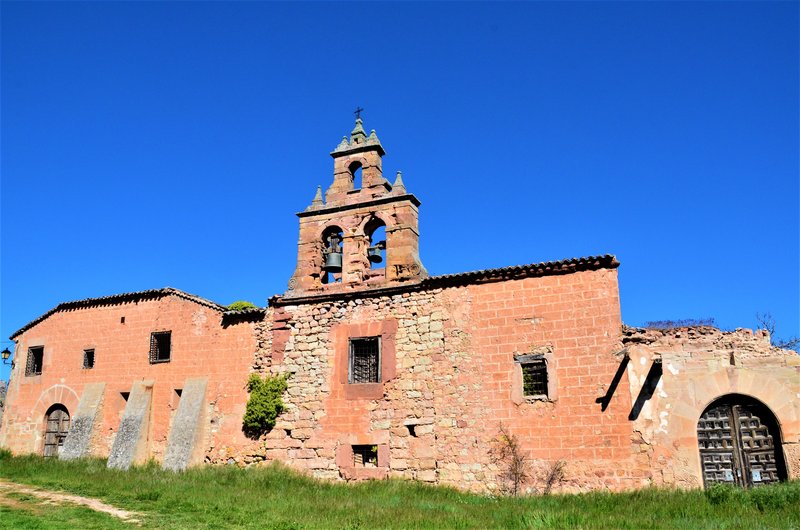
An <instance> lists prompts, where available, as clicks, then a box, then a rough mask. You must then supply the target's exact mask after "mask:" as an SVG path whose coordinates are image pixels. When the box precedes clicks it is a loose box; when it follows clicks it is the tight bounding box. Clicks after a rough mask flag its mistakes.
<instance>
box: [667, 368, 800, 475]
mask: <svg viewBox="0 0 800 530" xmlns="http://www.w3.org/2000/svg"><path fill="white" fill-rule="evenodd" d="M765 381H769V384H765ZM686 391H687V392H686V393H685V394H684V395H683V397H682V398H681V399H679V400H672V401H671V405H672V407H671V408H670V409H669V411H668V412H669V413H668V423H669V427H668V434H666V433H665V435H664V436H665V437H663V438H661V441H660V442H659V443H661V444H662V445H663V444H666V445H672V446H674V447H675V452H674V456H675V457H676V458H677V460H678V461H680V462H682V463H683V465H684V466H686V467H685V469H687V471H689V470H691V471H690V473H691V475H692V477H691V479H690V480H689V482H688V483H687V484H691V485H693V486H695V487H702V485H703V474H702V471H701V462H700V453H699V451H698V450H697V447H698V437H697V422H698V419H699V418H700V416H701V415H702V414H703V412H704V411H705V410H706V408H708V406H709V405H710V404H711V403H712V402H714V401H715V400H717V399H719V398H720V397H722V396H725V395H729V394H737V395H742V396H745V397H749V398H752V399H755V400H757V401H759V402H761V403H763V404H764V406H766V407H767V408H768V409H769V410H770V411H771V412H772V414H773V415H774V416H775V420H776V422H777V424H778V426H779V427H780V431H781V438H782V440H781V442H782V444H783V446H784V456H785V457H789V455H787V454H785V451H786V450H787V449H786V448H787V446H786V444H790V443H797V442H800V402H799V401H800V400H797V399H796V398H795V397H794V396H795V394H794V393H793V392H792V391H791V389H790V388H788V387H786V386H785V385H783V384H782V383H781V382H780V381H779V380H776V379H775V378H774V377H771V376H770V373H769V371H767V370H753V369H747V370H745V369H740V368H732V369H727V370H724V371H720V372H716V373H713V374H709V375H706V376H703V377H695V378H693V379H692V380H691V381H690V382H689V383H688V388H686ZM662 410H663V409H662ZM666 445H665V446H666ZM798 467H800V466H797V465H796V463H795V461H794V460H793V459H792V458H786V468H787V469H786V471H787V473H788V475H789V477H790V478H796V477H797V475H798V474H800V469H799V468H798ZM687 478H688V477H687Z"/></svg>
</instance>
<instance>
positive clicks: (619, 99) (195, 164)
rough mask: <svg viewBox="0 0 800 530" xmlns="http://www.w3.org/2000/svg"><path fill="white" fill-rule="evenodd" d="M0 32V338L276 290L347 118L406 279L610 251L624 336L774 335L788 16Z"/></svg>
mask: <svg viewBox="0 0 800 530" xmlns="http://www.w3.org/2000/svg"><path fill="white" fill-rule="evenodd" d="M1 9H2V66H1V68H2V70H1V72H0V73H1V74H2V85H1V88H2V94H0V103H1V104H2V116H1V117H0V133H1V134H2V145H1V147H2V160H1V165H0V169H1V170H2V186H1V188H0V192H1V193H2V195H1V196H0V207H1V210H2V211H1V212H0V222H1V223H2V226H1V227H0V229H1V230H2V232H1V233H0V235H1V236H2V247H1V248H0V252H1V254H0V260H1V261H0V273H1V276H0V289H1V291H0V304H2V306H1V307H0V337H1V338H2V340H4V341H6V340H7V338H8V336H9V335H10V334H11V333H12V332H14V331H15V330H16V329H18V328H19V327H21V326H22V325H24V324H25V323H27V322H28V321H30V320H32V319H34V318H36V317H37V316H39V315H40V314H42V313H44V312H45V311H47V310H49V309H50V308H52V307H54V306H55V305H57V304H58V303H59V302H61V301H66V300H73V299H80V298H86V297H94V296H104V295H108V294H113V293H119V292H126V291H135V290H141V289H149V288H157V287H163V286H167V285H169V286H173V287H177V288H180V289H183V290H186V291H189V292H192V293H195V294H198V295H201V296H204V297H207V298H210V299H212V300H215V301H217V302H220V303H223V304H228V303H230V302H233V301H234V300H238V299H246V300H251V301H253V302H256V303H258V304H259V305H263V304H265V303H266V299H267V298H268V297H269V296H271V295H273V294H276V293H280V292H283V290H284V289H285V286H286V282H287V281H288V279H289V277H290V276H291V274H292V271H293V269H294V262H295V259H296V242H297V219H296V217H295V216H294V213H295V212H298V211H300V210H302V209H303V208H305V206H307V205H308V204H309V203H310V201H311V199H312V197H313V195H314V191H315V189H316V186H317V185H318V184H321V185H323V186H327V185H328V184H329V183H330V181H331V179H332V168H333V162H332V159H331V158H330V156H329V155H328V153H329V152H330V151H331V150H333V148H334V147H335V146H336V144H337V143H338V141H339V140H340V139H341V137H342V135H344V134H347V133H348V132H349V131H350V129H351V128H352V125H353V116H352V110H353V109H354V108H355V107H356V106H361V107H364V109H365V111H364V113H363V117H364V125H365V127H366V128H367V130H369V129H372V128H374V129H376V130H377V133H378V135H379V137H380V138H381V141H382V142H383V145H384V146H385V148H386V151H387V155H386V157H384V173H385V174H386V175H387V176H389V177H390V178H391V177H392V176H393V175H394V173H395V172H396V171H397V170H398V169H401V170H402V171H403V178H404V181H405V183H406V187H407V188H408V190H409V191H410V192H412V193H414V194H416V195H417V196H418V197H419V198H420V200H421V201H422V207H421V218H420V223H421V233H422V235H421V256H422V260H423V263H424V264H425V265H426V267H427V268H428V270H429V272H431V273H432V274H444V273H452V272H459V271H466V270H474V269H481V268H489V267H502V266H507V265H515V264H522V263H531V262H538V261H546V260H557V259H563V258H570V257H576V256H587V255H593V254H601V253H611V254H616V255H617V257H618V258H619V260H620V261H621V263H622V266H621V268H620V269H619V274H620V291H621V302H622V315H623V320H624V321H625V322H626V323H628V324H631V325H638V324H642V323H644V322H646V321H649V320H659V319H681V318H705V317H713V318H715V319H716V321H717V323H718V324H719V325H720V326H722V327H726V328H733V327H753V326H755V324H756V321H755V314H756V313H757V312H765V311H769V312H771V313H772V314H773V315H774V317H775V319H776V321H777V322H778V334H779V335H783V336H785V337H788V336H791V335H795V334H800V313H799V311H800V309H799V308H798V305H800V304H799V302H798V298H799V295H798V292H799V291H800V283H799V281H798V275H799V273H798V269H799V268H800V257H799V252H798V246H799V245H800V234H799V229H798V226H799V225H800V219H799V218H798V216H799V213H798V212H799V210H800V208H799V207H798V202H799V195H800V192H799V190H798V142H799V138H798V114H799V108H798V84H799V83H798V63H799V62H800V61H798V3H796V2H784V3H770V2H754V3H747V2H703V3H690V2H678V3H655V2H627V3H605V2H596V3H502V4H483V3H464V4H461V3H436V4H433V3H430V4H429V3H397V4H393V3H379V4H377V3H376V4H359V3H343V4H339V3H317V4H314V3H292V4H278V3H189V2H180V3H166V4H162V3H151V2H141V3H117V2H108V3H14V2H3V3H2V8H1ZM2 345H3V346H10V345H11V344H10V343H9V342H7V341H6V342H3V343H2ZM0 377H7V369H5V368H4V369H3V370H2V371H0Z"/></svg>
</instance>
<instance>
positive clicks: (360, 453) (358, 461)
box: [353, 445, 378, 467]
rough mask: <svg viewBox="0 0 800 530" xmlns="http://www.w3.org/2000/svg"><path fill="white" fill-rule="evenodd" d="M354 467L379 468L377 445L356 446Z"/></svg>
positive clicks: (354, 447)
mask: <svg viewBox="0 0 800 530" xmlns="http://www.w3.org/2000/svg"><path fill="white" fill-rule="evenodd" d="M353 466H354V467H378V446H377V445H354V446H353Z"/></svg>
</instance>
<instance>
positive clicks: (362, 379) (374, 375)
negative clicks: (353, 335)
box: [347, 337, 381, 384]
mask: <svg viewBox="0 0 800 530" xmlns="http://www.w3.org/2000/svg"><path fill="white" fill-rule="evenodd" d="M380 349H381V341H380V337H364V338H360V339H350V370H349V377H348V378H347V380H348V382H350V383H356V384H357V383H380V382H381V355H380Z"/></svg>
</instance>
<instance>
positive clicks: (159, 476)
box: [0, 457, 800, 529]
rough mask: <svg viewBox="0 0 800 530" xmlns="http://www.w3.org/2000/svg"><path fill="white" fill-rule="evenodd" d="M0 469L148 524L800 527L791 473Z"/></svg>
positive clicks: (25, 460)
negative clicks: (454, 484)
mask: <svg viewBox="0 0 800 530" xmlns="http://www.w3.org/2000/svg"><path fill="white" fill-rule="evenodd" d="M0 477H3V478H6V479H8V480H12V481H16V482H20V483H25V484H33V485H37V486H41V487H44V488H48V489H57V490H64V491H68V492H71V493H77V494H81V495H86V496H90V497H97V498H100V499H103V500H105V501H106V502H109V503H111V504H113V505H116V506H118V507H120V508H125V509H129V510H133V511H137V512H143V513H145V514H147V515H146V517H145V518H144V526H145V527H158V528H225V527H227V528H232V527H252V528H279V529H290V528H370V529H371V528H553V527H558V528H561V527H581V528H665V527H666V528H692V529H695V528H800V483H797V482H795V483H791V484H785V485H780V486H777V487H771V488H760V489H757V490H753V491H749V492H742V491H731V490H723V491H717V492H716V493H717V494H716V495H714V494H712V495H709V494H704V493H703V492H701V491H688V492H686V491H664V490H655V489H649V490H643V491H639V492H635V493H626V494H609V493H592V494H586V495H574V496H566V495H565V496H555V495H554V496H550V497H529V498H520V499H511V498H490V497H483V496H478V495H470V494H465V493H460V492H457V491H454V490H452V489H448V488H434V487H428V486H423V485H421V484H415V483H409V482H403V481H395V480H389V481H378V482H368V483H360V484H355V485H348V484H333V483H327V482H320V481H316V480H313V479H310V478H307V477H304V476H300V475H298V474H296V473H294V472H292V471H290V470H287V469H285V468H281V467H278V466H270V467H265V468H258V469H247V470H242V469H238V468H234V467H213V468H212V467H203V468H197V469H193V470H190V471H188V472H186V473H182V474H175V473H170V472H165V471H162V470H160V469H159V468H158V467H156V466H145V467H140V468H134V469H132V470H130V471H128V472H121V471H115V470H109V469H106V467H105V462H104V461H102V460H84V461H77V462H59V461H52V460H48V461H45V460H43V459H41V458H39V457H14V458H11V457H6V458H2V457H0ZM62 509H63V508H62ZM9 513H12V514H16V515H15V516H16V517H21V515H20V514H19V512H9V511H8V510H7V509H5V510H3V511H0V527H5V526H6V524H5V523H7V522H8V521H12V520H13V519H8V518H7V517H9ZM71 515H74V514H71ZM71 521H74V519H73V520H71ZM69 525H74V526H69ZM14 526H16V527H17V528H19V527H20V526H18V525H14ZM80 526H81V525H78V524H74V523H73V522H70V523H69V524H68V525H66V526H64V525H62V526H61V528H70V527H73V528H77V527H80ZM41 527H42V528H49V526H46V525H43V526H41Z"/></svg>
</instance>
